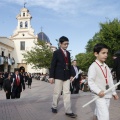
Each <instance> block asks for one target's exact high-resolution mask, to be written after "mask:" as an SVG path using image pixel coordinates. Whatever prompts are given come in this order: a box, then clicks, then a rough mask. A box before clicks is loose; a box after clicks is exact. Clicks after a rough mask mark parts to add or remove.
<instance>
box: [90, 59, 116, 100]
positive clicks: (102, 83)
mask: <svg viewBox="0 0 120 120" xmlns="http://www.w3.org/2000/svg"><path fill="white" fill-rule="evenodd" d="M96 62H97V63H98V64H99V65H101V67H102V69H103V71H104V73H105V74H106V72H105V67H106V69H107V80H108V85H109V87H111V86H113V85H114V84H113V78H112V75H111V72H110V69H109V67H108V66H107V65H106V64H105V63H103V64H102V63H100V62H99V61H98V60H96ZM96 62H93V63H92V64H91V66H90V67H89V70H88V85H89V87H90V89H91V91H92V92H93V93H95V94H99V93H100V91H105V90H106V89H105V88H106V80H105V77H104V75H103V73H102V70H101V68H100V67H99V66H98V65H97V63H96ZM95 94H94V95H95ZM112 94H113V95H115V94H116V91H115V89H113V90H112V91H111V92H109V93H107V94H106V95H105V98H111V97H112Z"/></svg>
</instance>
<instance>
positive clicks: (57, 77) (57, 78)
mask: <svg viewBox="0 0 120 120" xmlns="http://www.w3.org/2000/svg"><path fill="white" fill-rule="evenodd" d="M59 45H60V48H59V49H58V50H56V51H55V52H54V53H53V58H52V61H51V67H50V74H49V82H50V83H51V84H53V83H54V82H55V87H54V93H53V102H52V108H51V109H52V112H53V113H57V106H58V102H59V97H60V95H61V91H62V89H63V101H64V107H65V115H67V116H69V117H71V118H76V117H77V115H76V114H74V113H73V112H72V109H71V100H70V96H71V94H70V79H72V78H73V77H72V76H71V72H70V71H71V59H70V53H69V52H68V51H67V50H66V49H67V47H68V45H69V40H68V38H67V37H65V36H62V37H61V38H60V39H59Z"/></svg>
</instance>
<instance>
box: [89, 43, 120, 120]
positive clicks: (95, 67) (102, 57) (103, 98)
mask: <svg viewBox="0 0 120 120" xmlns="http://www.w3.org/2000/svg"><path fill="white" fill-rule="evenodd" d="M94 55H95V57H96V60H95V62H93V63H92V64H91V66H90V67H89V70H88V85H89V87H90V90H91V91H92V93H93V97H96V95H98V96H99V97H100V98H98V99H97V100H96V101H95V104H96V107H95V113H94V114H95V116H97V119H98V120H109V105H110V98H112V96H113V97H114V99H115V100H117V99H118V95H117V93H116V91H115V89H113V90H112V91H111V92H109V93H107V94H104V91H105V90H106V89H108V88H109V87H111V86H113V79H112V75H111V71H110V69H109V67H108V66H107V65H106V64H105V63H104V62H105V61H106V59H107V56H108V47H107V46H106V45H105V44H101V43H99V44H96V45H95V46H94Z"/></svg>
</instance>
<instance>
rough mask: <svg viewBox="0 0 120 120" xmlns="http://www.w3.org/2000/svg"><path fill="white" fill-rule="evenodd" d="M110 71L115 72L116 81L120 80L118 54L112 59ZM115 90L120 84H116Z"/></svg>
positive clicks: (119, 58) (119, 57) (119, 88)
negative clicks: (112, 63)
mask: <svg viewBox="0 0 120 120" xmlns="http://www.w3.org/2000/svg"><path fill="white" fill-rule="evenodd" d="M111 72H115V73H116V78H117V82H119V81H120V56H118V57H117V58H115V59H114V65H113V69H112V71H111ZM117 90H120V85H118V87H117Z"/></svg>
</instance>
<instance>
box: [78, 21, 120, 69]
mask: <svg viewBox="0 0 120 120" xmlns="http://www.w3.org/2000/svg"><path fill="white" fill-rule="evenodd" d="M97 43H104V44H106V45H107V46H108V47H109V55H108V59H107V61H106V63H107V64H108V65H109V67H112V64H113V60H112V56H113V55H114V53H115V52H116V51H118V50H120V21H119V20H118V19H114V20H113V21H110V20H109V21H107V22H105V23H100V31H99V32H98V33H95V35H94V36H93V38H92V39H90V40H89V41H88V43H87V45H86V53H80V54H78V55H76V58H77V61H78V65H79V66H80V68H81V69H82V70H84V71H87V70H88V68H89V66H90V64H91V63H92V62H93V60H95V57H94V55H93V48H94V46H95V45H96V44H97Z"/></svg>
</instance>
